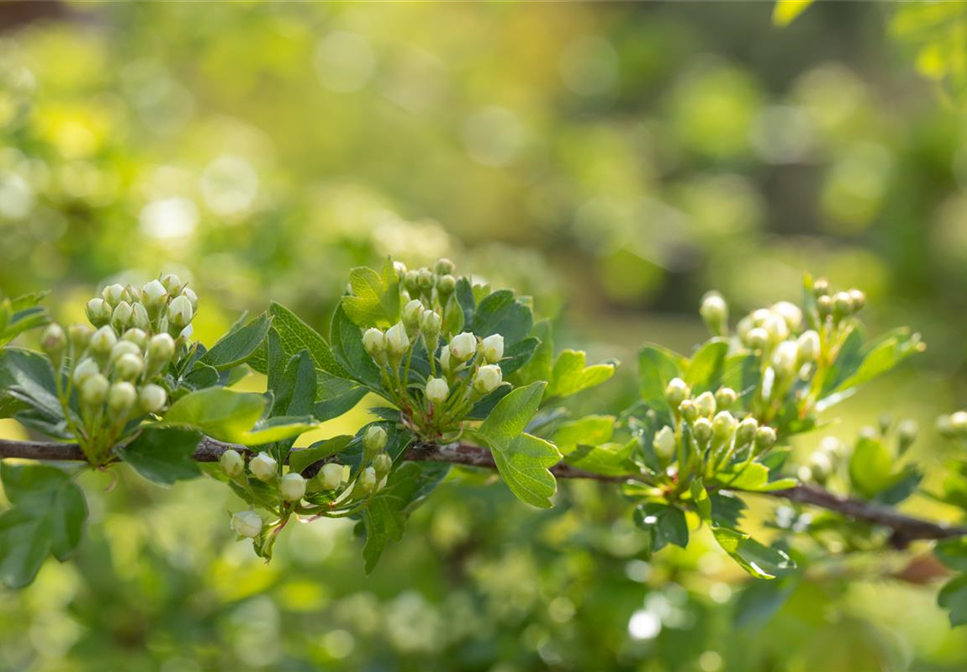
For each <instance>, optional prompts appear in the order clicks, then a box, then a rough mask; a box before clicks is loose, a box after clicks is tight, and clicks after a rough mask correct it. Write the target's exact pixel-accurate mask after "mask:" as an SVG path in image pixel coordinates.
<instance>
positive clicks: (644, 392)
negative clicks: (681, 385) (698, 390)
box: [638, 345, 687, 416]
mask: <svg viewBox="0 0 967 672" xmlns="http://www.w3.org/2000/svg"><path fill="white" fill-rule="evenodd" d="M686 363H687V362H686V360H685V359H684V358H683V357H681V356H680V355H677V354H675V353H674V352H672V351H671V350H667V349H665V348H663V347H661V346H658V345H646V346H644V347H643V348H642V349H641V350H639V351H638V390H639V391H640V392H641V398H642V400H643V401H644V402H645V404H646V405H647V406H648V407H649V408H652V409H654V410H655V411H656V412H658V413H664V414H665V415H668V416H670V415H671V408H670V407H669V405H668V399H666V398H665V388H667V387H668V382H669V381H670V380H671V379H672V378H678V377H680V376H681V375H682V370H683V369H684V368H685V365H686Z"/></svg>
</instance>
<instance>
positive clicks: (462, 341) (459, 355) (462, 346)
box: [450, 331, 477, 364]
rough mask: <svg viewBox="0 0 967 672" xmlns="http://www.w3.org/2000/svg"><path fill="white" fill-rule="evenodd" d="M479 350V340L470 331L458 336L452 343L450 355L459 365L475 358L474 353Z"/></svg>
mask: <svg viewBox="0 0 967 672" xmlns="http://www.w3.org/2000/svg"><path fill="white" fill-rule="evenodd" d="M476 350H477V339H476V337H475V336H474V335H473V334H471V333H470V332H468V331H465V332H463V333H462V334H457V335H456V336H454V337H453V340H452V341H450V355H451V356H452V357H453V359H454V360H455V361H456V363H457V364H463V363H464V362H466V361H467V360H468V359H470V358H471V357H473V353H474V352H476Z"/></svg>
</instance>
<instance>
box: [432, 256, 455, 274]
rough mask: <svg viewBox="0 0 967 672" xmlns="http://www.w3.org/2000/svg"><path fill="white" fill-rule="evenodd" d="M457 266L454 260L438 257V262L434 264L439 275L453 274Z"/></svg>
mask: <svg viewBox="0 0 967 672" xmlns="http://www.w3.org/2000/svg"><path fill="white" fill-rule="evenodd" d="M456 268H457V267H456V265H455V264H454V263H453V262H452V261H450V260H449V259H444V258H440V259H437V262H436V264H434V265H433V270H434V271H435V272H436V274H437V275H451V274H452V273H453V271H454V270H456Z"/></svg>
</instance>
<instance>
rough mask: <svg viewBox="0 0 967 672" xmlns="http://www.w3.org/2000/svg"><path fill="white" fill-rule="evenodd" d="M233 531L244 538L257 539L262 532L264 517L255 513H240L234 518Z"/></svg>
mask: <svg viewBox="0 0 967 672" xmlns="http://www.w3.org/2000/svg"><path fill="white" fill-rule="evenodd" d="M232 529H233V530H235V531H236V532H237V533H238V534H239V535H241V536H243V537H249V538H252V537H257V536H259V534H260V533H261V532H262V517H261V516H259V514H257V513H255V511H239V512H238V513H236V514H235V515H233V516H232Z"/></svg>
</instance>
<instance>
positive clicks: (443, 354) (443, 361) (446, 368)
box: [438, 348, 450, 373]
mask: <svg viewBox="0 0 967 672" xmlns="http://www.w3.org/2000/svg"><path fill="white" fill-rule="evenodd" d="M438 359H439V360H440V368H441V369H443V372H444V373H450V348H443V349H442V350H440V356H439V357H438Z"/></svg>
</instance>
